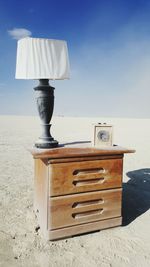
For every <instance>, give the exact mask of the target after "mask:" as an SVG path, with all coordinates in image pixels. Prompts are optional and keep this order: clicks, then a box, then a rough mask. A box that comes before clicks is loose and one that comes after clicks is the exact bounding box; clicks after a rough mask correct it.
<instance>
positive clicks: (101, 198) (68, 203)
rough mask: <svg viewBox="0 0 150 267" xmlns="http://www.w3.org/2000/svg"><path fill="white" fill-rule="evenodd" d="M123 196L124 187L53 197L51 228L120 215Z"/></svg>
mask: <svg viewBox="0 0 150 267" xmlns="http://www.w3.org/2000/svg"><path fill="white" fill-rule="evenodd" d="M121 197H122V189H114V190H103V191H98V192H92V193H82V194H77V195H70V196H61V197H52V198H50V201H49V211H50V216H49V229H57V228H62V227H67V226H72V225H77V224H82V223H88V222H94V221H99V220H104V219H109V218H115V217H120V216H121Z"/></svg>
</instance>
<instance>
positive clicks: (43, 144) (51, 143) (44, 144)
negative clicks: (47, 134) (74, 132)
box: [35, 138, 58, 149]
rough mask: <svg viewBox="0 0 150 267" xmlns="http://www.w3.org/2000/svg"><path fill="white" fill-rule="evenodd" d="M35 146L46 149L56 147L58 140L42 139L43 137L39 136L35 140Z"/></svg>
mask: <svg viewBox="0 0 150 267" xmlns="http://www.w3.org/2000/svg"><path fill="white" fill-rule="evenodd" d="M35 146H36V147H37V148H43V149H47V148H55V147H58V142H57V141H56V140H54V139H52V140H47V139H45V140H44V139H43V138H39V140H38V141H37V142H35Z"/></svg>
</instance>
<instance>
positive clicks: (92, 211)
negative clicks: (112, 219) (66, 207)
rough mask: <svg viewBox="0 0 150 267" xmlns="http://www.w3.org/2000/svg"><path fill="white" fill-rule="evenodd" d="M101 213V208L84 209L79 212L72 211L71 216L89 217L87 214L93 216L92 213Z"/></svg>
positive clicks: (77, 217) (78, 217)
mask: <svg viewBox="0 0 150 267" xmlns="http://www.w3.org/2000/svg"><path fill="white" fill-rule="evenodd" d="M102 213H103V209H98V210H90V211H84V212H80V213H73V214H72V217H73V218H74V219H80V218H83V217H89V216H93V215H100V214H102Z"/></svg>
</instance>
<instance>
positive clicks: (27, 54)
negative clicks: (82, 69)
mask: <svg viewBox="0 0 150 267" xmlns="http://www.w3.org/2000/svg"><path fill="white" fill-rule="evenodd" d="M68 78H69V58H68V49H67V43H66V42H65V41H62V40H49V39H42V38H30V37H27V38H23V39H21V40H19V41H18V47H17V62H16V79H52V80H55V79H60V80H61V79H62V80H63V79H68Z"/></svg>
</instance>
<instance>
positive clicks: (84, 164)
mask: <svg viewBox="0 0 150 267" xmlns="http://www.w3.org/2000/svg"><path fill="white" fill-rule="evenodd" d="M132 152H134V150H128V149H124V148H121V147H118V146H115V147H108V148H105V149H96V148H92V147H90V148H81V147H80V148H79V147H74V148H73V147H60V148H55V149H50V150H41V149H34V150H32V155H33V157H34V161H35V197H34V210H35V212H36V214H37V216H38V222H39V226H40V228H41V233H42V234H43V235H44V236H45V237H46V238H47V239H49V240H55V239H59V238H64V237H67V236H73V235H77V234H80V233H86V232H91V231H95V230H100V229H105V228H109V227H114V226H118V225H121V224H122V216H121V207H122V171H123V156H124V153H132Z"/></svg>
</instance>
